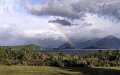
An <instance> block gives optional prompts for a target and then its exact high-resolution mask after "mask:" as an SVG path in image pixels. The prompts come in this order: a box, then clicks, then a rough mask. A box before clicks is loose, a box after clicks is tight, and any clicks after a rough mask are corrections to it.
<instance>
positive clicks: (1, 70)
mask: <svg viewBox="0 0 120 75" xmlns="http://www.w3.org/2000/svg"><path fill="white" fill-rule="evenodd" d="M119 74H120V67H97V68H85V67H79V68H78V67H66V68H65V67H64V68H61V67H48V66H0V75H119Z"/></svg>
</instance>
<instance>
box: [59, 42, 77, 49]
mask: <svg viewBox="0 0 120 75" xmlns="http://www.w3.org/2000/svg"><path fill="white" fill-rule="evenodd" d="M74 48H75V47H74V46H72V45H71V44H69V43H65V44H63V45H61V46H59V49H74Z"/></svg>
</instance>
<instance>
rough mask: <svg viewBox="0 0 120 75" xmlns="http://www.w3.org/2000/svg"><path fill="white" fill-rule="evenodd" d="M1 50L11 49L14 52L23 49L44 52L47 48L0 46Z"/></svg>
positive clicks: (31, 45) (32, 45)
mask: <svg viewBox="0 0 120 75" xmlns="http://www.w3.org/2000/svg"><path fill="white" fill-rule="evenodd" d="M0 48H4V49H8V48H11V49H12V50H21V49H23V48H26V49H28V50H42V49H45V48H42V47H40V46H37V45H34V44H30V45H20V46H0Z"/></svg>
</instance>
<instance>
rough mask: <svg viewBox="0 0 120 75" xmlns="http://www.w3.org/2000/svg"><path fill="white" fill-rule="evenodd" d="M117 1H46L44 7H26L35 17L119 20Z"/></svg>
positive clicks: (119, 9)
mask: <svg viewBox="0 0 120 75" xmlns="http://www.w3.org/2000/svg"><path fill="white" fill-rule="evenodd" d="M119 5H120V1H119V0H47V1H46V4H44V5H38V4H37V5H27V6H26V7H27V9H28V11H29V12H30V13H32V14H36V15H49V16H61V17H66V18H69V19H80V18H81V17H83V16H85V14H86V13H92V14H98V15H100V16H107V17H110V16H111V17H115V18H117V19H120V7H119Z"/></svg>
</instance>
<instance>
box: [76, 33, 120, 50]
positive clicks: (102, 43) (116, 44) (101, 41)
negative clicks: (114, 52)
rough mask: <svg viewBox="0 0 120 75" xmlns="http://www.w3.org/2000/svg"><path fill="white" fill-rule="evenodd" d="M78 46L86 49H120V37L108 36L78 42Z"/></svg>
mask: <svg viewBox="0 0 120 75" xmlns="http://www.w3.org/2000/svg"><path fill="white" fill-rule="evenodd" d="M76 48H84V49H92V48H93V49H120V39H119V38H117V37H115V36H111V35H109V36H106V37H103V38H96V39H92V40H88V41H84V42H78V43H76Z"/></svg>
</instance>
